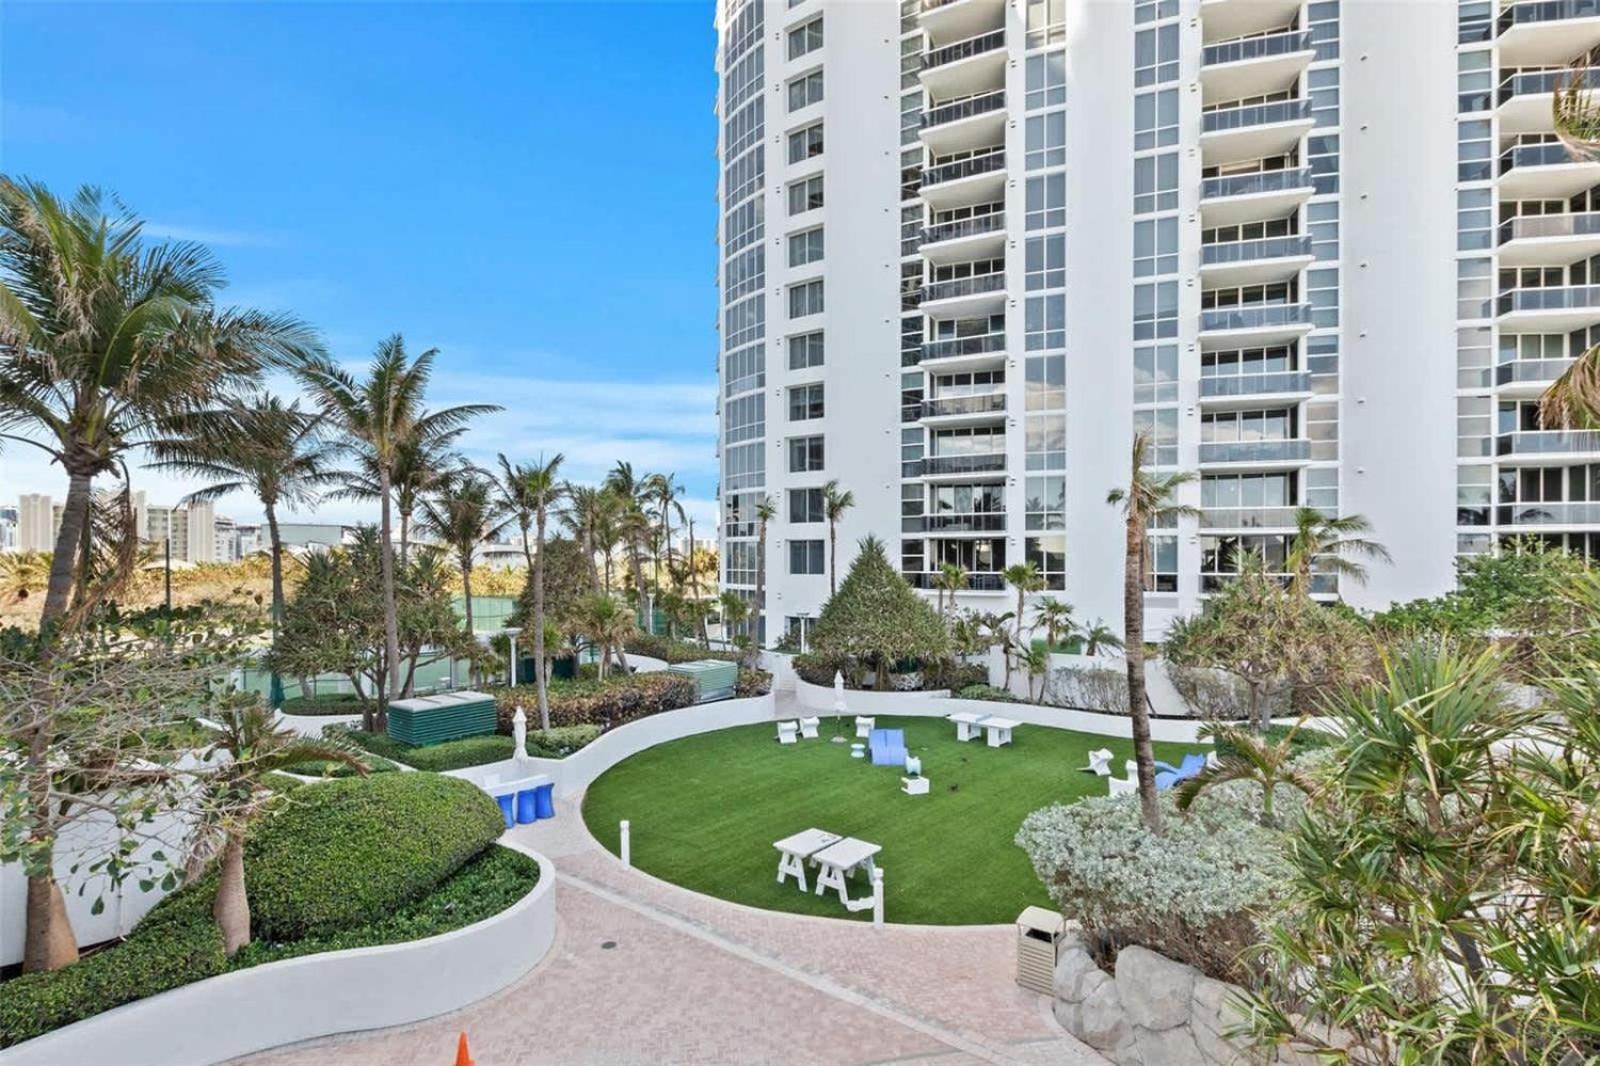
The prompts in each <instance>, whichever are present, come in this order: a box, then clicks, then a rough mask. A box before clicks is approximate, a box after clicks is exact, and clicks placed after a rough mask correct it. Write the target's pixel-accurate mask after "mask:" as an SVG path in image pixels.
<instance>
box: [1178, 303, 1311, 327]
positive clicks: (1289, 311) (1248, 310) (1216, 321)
mask: <svg viewBox="0 0 1600 1066" xmlns="http://www.w3.org/2000/svg"><path fill="white" fill-rule="evenodd" d="M1310 324H1311V305H1310V304H1258V305H1251V304H1239V305H1237V306H1234V307H1213V308H1209V309H1206V310H1203V311H1201V312H1200V329H1201V331H1202V332H1203V331H1205V330H1232V329H1265V328H1270V327H1272V326H1301V325H1305V326H1309V325H1310Z"/></svg>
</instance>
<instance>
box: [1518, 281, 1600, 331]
mask: <svg viewBox="0 0 1600 1066" xmlns="http://www.w3.org/2000/svg"><path fill="white" fill-rule="evenodd" d="M1494 309H1495V316H1496V318H1497V320H1498V321H1499V323H1500V328H1501V329H1502V330H1507V331H1511V332H1517V333H1522V332H1529V333H1535V332H1537V333H1555V332H1560V333H1564V332H1566V331H1568V330H1573V329H1581V328H1583V327H1585V326H1592V325H1594V324H1596V323H1600V285H1567V286H1552V287H1550V288H1535V289H1509V290H1507V291H1505V292H1502V293H1501V294H1500V295H1499V296H1497V297H1495V303H1494Z"/></svg>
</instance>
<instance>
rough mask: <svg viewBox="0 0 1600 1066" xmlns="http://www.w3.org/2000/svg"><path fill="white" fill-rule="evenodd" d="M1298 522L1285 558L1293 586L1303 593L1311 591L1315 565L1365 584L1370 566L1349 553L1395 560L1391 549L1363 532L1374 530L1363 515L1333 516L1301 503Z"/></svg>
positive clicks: (1304, 594) (1296, 518)
mask: <svg viewBox="0 0 1600 1066" xmlns="http://www.w3.org/2000/svg"><path fill="white" fill-rule="evenodd" d="M1294 525H1295V533H1294V537H1293V539H1291V540H1290V541H1289V551H1288V553H1287V557H1286V560H1285V561H1286V565H1287V566H1288V568H1289V588H1290V590H1291V591H1293V592H1295V593H1298V594H1299V595H1301V596H1310V595H1311V570H1312V567H1313V566H1315V567H1316V568H1317V569H1319V570H1320V571H1322V572H1323V573H1330V574H1338V575H1339V576H1341V577H1347V578H1349V579H1350V580H1352V581H1354V582H1356V583H1357V584H1362V585H1364V584H1366V582H1367V568H1366V567H1364V566H1362V565H1361V564H1360V563H1358V562H1356V561H1355V560H1354V559H1350V558H1348V556H1351V555H1359V556H1362V557H1364V558H1367V559H1381V560H1382V561H1384V562H1386V563H1387V562H1392V561H1393V560H1391V559H1390V558H1389V549H1387V548H1385V547H1384V546H1383V545H1382V544H1379V543H1378V542H1377V541H1375V540H1370V539H1368V538H1367V537H1365V536H1363V535H1362V534H1365V533H1370V532H1371V531H1372V523H1371V522H1368V521H1367V520H1366V518H1365V517H1364V516H1362V515H1358V514H1352V515H1345V516H1343V517H1342V518H1329V517H1328V516H1327V515H1325V514H1323V513H1322V512H1321V511H1319V510H1317V509H1316V508H1315V507H1298V508H1296V509H1295V512H1294Z"/></svg>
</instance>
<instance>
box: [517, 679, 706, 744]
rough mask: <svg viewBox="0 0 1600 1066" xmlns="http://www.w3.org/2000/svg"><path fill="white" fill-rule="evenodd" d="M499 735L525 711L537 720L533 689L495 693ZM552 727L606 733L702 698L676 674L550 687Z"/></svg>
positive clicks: (554, 683)
mask: <svg viewBox="0 0 1600 1066" xmlns="http://www.w3.org/2000/svg"><path fill="white" fill-rule="evenodd" d="M491 691H492V692H493V693H494V697H495V703H496V706H497V707H498V709H499V719H500V726H499V728H500V732H502V733H504V734H506V735H508V736H509V735H510V734H511V722H512V718H513V717H514V716H515V715H516V713H517V708H518V707H521V708H523V710H524V711H525V712H526V713H527V714H528V716H529V718H530V719H533V720H537V717H536V716H537V713H538V706H539V703H538V696H537V695H536V694H535V693H534V692H533V690H532V689H531V688H529V687H526V686H524V687H522V688H518V689H515V690H512V689H505V688H498V689H493V690H491ZM547 695H548V698H549V701H550V724H551V725H597V726H599V727H600V728H602V729H610V728H611V727H612V726H618V725H621V724H622V723H624V722H631V721H633V720H634V719H635V718H646V717H649V716H650V715H652V714H660V713H661V712H662V711H671V710H676V709H677V708H679V707H687V706H689V705H690V704H692V703H694V702H695V698H696V696H697V695H698V693H697V692H696V689H695V683H694V680H693V679H692V678H688V677H681V676H679V675H677V674H668V673H654V674H617V675H615V676H612V677H608V678H607V679H606V680H604V681H589V680H581V681H552V682H551V683H550V685H549V688H548V692H547Z"/></svg>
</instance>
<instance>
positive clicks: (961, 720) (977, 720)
mask: <svg viewBox="0 0 1600 1066" xmlns="http://www.w3.org/2000/svg"><path fill="white" fill-rule="evenodd" d="M987 717H989V716H988V715H986V714H974V713H972V712H971V711H962V712H961V713H960V714H952V715H951V716H950V720H951V721H952V722H954V723H955V724H956V739H957V740H959V741H961V742H962V743H963V744H964V743H966V742H967V741H969V740H972V739H974V738H975V737H977V736H978V734H979V733H981V732H982V731H983V730H982V722H983V720H984V719H985V718H987Z"/></svg>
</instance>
